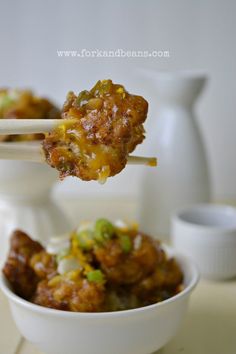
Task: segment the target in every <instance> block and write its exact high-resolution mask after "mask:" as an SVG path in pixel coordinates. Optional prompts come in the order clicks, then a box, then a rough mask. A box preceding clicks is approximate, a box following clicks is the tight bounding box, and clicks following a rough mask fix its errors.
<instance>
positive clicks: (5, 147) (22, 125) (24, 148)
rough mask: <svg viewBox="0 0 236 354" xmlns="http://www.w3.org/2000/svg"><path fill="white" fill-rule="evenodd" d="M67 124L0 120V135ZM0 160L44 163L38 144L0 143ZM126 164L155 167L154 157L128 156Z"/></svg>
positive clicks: (55, 121)
mask: <svg viewBox="0 0 236 354" xmlns="http://www.w3.org/2000/svg"><path fill="white" fill-rule="evenodd" d="M66 122H67V123H68V119H67V120H65V119H0V135H9V134H10V135H16V134H17V135H18V134H20V135H21V134H36V133H49V132H50V131H52V130H53V129H54V128H56V127H57V126H58V125H60V124H63V123H66ZM0 159H2V160H24V161H31V162H40V163H44V162H45V156H44V153H43V150H42V146H41V144H40V143H38V144H29V143H27V142H25V143H22V142H19V143H18V142H5V143H4V142H3V143H0ZM128 164H131V165H147V166H156V164H157V160H156V158H155V157H142V156H129V157H128Z"/></svg>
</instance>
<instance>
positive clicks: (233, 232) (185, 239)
mask: <svg viewBox="0 0 236 354" xmlns="http://www.w3.org/2000/svg"><path fill="white" fill-rule="evenodd" d="M171 239H172V242H173V246H174V248H176V249H177V251H180V252H182V253H185V254H187V255H188V256H190V257H191V258H192V259H193V260H194V261H195V262H196V264H197V265H198V267H199V269H200V272H201V274H202V275H203V276H204V277H206V278H210V279H217V280H221V279H222V280H223V279H228V278H233V277H235V276H236V209H235V208H233V207H230V206H226V205H214V204H199V205H195V206H192V207H189V208H186V209H183V210H180V211H178V212H176V213H175V214H174V216H173V218H172V231H171Z"/></svg>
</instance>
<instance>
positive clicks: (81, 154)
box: [43, 80, 148, 182]
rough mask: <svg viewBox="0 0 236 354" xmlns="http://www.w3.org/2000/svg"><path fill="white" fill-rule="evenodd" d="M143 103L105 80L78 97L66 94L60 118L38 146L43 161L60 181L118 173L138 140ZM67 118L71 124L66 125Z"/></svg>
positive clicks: (144, 111)
mask: <svg viewBox="0 0 236 354" xmlns="http://www.w3.org/2000/svg"><path fill="white" fill-rule="evenodd" d="M147 111H148V103H147V101H146V100H145V99H144V98H142V97H141V96H136V95H131V94H129V93H128V92H127V91H126V90H125V88H124V87H123V86H122V85H117V84H114V83H113V82H112V81H111V80H103V81H98V82H97V83H96V85H95V86H94V87H93V88H92V89H91V90H90V91H82V92H81V93H80V94H79V95H78V96H76V95H75V94H74V93H73V92H69V94H68V96H67V100H66V102H65V104H64V107H63V113H62V118H65V119H68V123H67V124H63V125H61V126H59V127H57V128H56V129H55V130H54V131H53V132H52V133H50V134H49V135H48V136H47V137H46V138H45V140H44V142H43V149H44V152H45V156H46V161H47V162H48V164H49V165H51V166H52V167H55V168H56V169H58V170H59V172H60V177H61V178H64V177H66V176H77V177H79V178H80V179H82V180H86V181H89V180H99V181H101V182H104V181H105V180H106V178H107V177H110V176H114V175H116V174H117V173H119V172H120V171H121V170H122V169H123V168H124V167H125V165H126V163H127V156H128V154H129V153H131V152H132V151H133V150H134V149H135V147H136V146H137V144H140V143H142V141H143V139H144V128H143V123H144V121H145V119H146V117H147ZM70 120H74V122H73V121H70Z"/></svg>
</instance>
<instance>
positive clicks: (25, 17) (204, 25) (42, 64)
mask: <svg viewBox="0 0 236 354" xmlns="http://www.w3.org/2000/svg"><path fill="white" fill-rule="evenodd" d="M235 13H236V2H235V1H234V0H227V1H213V0H208V1H204V0H198V1H194V0H179V1H170V0H159V1H155V0H149V1H144V0H143V1H135V0H127V1H124V0H117V1H108V0H100V1H91V0H86V1H81V0H79V1H78V0H77V1H76V0H67V1H60V0H51V1H48V2H46V1H32V0H22V1H13V0H8V1H3V0H1V12H0V43H1V47H0V48H1V49H0V51H1V57H0V58H1V65H0V86H12V87H23V88H32V89H33V90H35V91H36V93H38V94H40V95H45V96H48V97H50V98H52V99H53V100H54V101H55V102H56V103H58V104H59V105H62V104H63V102H64V100H65V96H66V94H67V92H68V91H69V90H74V91H75V92H79V91H80V90H83V89H90V88H91V87H92V86H93V84H94V83H95V82H96V81H97V80H98V79H107V78H111V79H113V80H114V81H117V82H119V83H122V84H124V85H125V86H126V88H127V90H130V91H131V92H134V93H137V94H141V95H143V96H144V97H145V98H147V99H148V100H149V118H148V121H147V123H146V130H147V139H146V142H145V143H144V144H143V146H142V147H140V148H139V149H138V151H137V152H139V153H142V154H143V155H144V154H147V153H149V155H150V154H151V155H152V154H153V153H154V154H156V153H158V152H156V151H154V152H153V153H152V151H150V145H151V144H150V143H151V142H150V139H154V134H152V135H149V132H150V131H152V132H153V129H154V127H155V126H158V118H157V116H156V108H157V107H158V97H157V95H155V89H154V88H153V87H152V85H151V83H150V82H149V81H148V80H145V79H144V78H143V76H142V75H141V74H140V68H151V69H154V70H156V71H173V70H183V69H184V70H197V71H201V72H204V73H206V74H207V75H208V77H209V81H208V84H207V86H206V88H205V90H204V93H203V95H202V96H201V97H200V99H199V102H198V104H197V106H196V111H197V117H198V124H199V127H200V130H201V132H202V135H203V138H204V141H205V145H206V150H207V155H208V158H209V165H210V173H211V179H212V189H213V199H214V200H217V201H230V200H236V188H235V181H236V159H235V152H236V139H235V133H236V114H235V105H236V80H235V77H236V66H235V55H236V47H235V43H234V38H233V35H234V33H235V32H236V22H235ZM82 49H86V50H96V49H98V50H107V51H109V50H117V49H122V50H124V51H126V50H136V51H137V50H142V51H145V50H148V51H168V52H169V55H168V56H158V57H148V58H132V57H130V58H127V57H126V58H106V57H103V58H92V57H84V58H81V57H72V56H70V57H65V56H59V55H58V51H74V50H77V51H81V50H82ZM142 172H143V168H141V167H138V168H137V167H132V166H131V167H128V168H126V169H125V170H124V171H123V172H122V173H121V174H119V175H118V176H116V177H115V178H114V179H110V180H109V181H108V182H107V183H106V184H105V185H104V186H100V185H99V184H98V183H96V182H90V183H83V182H81V181H79V180H78V179H73V178H68V179H66V180H65V181H64V182H58V185H57V187H56V193H58V194H60V195H68V196H73V197H74V196H76V197H78V196H81V198H82V197H83V198H84V197H86V198H87V197H89V196H91V195H93V196H94V195H97V196H98V197H112V198H113V197H117V198H120V197H124V196H126V197H129V198H134V199H135V198H136V196H137V193H138V190H139V187H140V178H141V175H142Z"/></svg>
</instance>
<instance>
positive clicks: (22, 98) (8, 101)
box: [0, 89, 61, 141]
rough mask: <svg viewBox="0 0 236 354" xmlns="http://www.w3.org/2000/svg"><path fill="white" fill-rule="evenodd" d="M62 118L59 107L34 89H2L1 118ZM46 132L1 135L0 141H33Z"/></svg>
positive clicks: (0, 101) (41, 137)
mask: <svg viewBox="0 0 236 354" xmlns="http://www.w3.org/2000/svg"><path fill="white" fill-rule="evenodd" d="M1 118H4V119H9V118H14V119H27V118H30V119H60V118H61V114H60V111H59V109H58V108H57V107H56V106H55V105H54V104H53V103H52V102H50V101H49V100H48V99H46V98H42V97H38V96H35V95H34V94H33V92H32V91H29V90H19V89H0V119H1ZM43 138H44V134H23V135H1V136H0V141H32V140H39V139H43Z"/></svg>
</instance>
